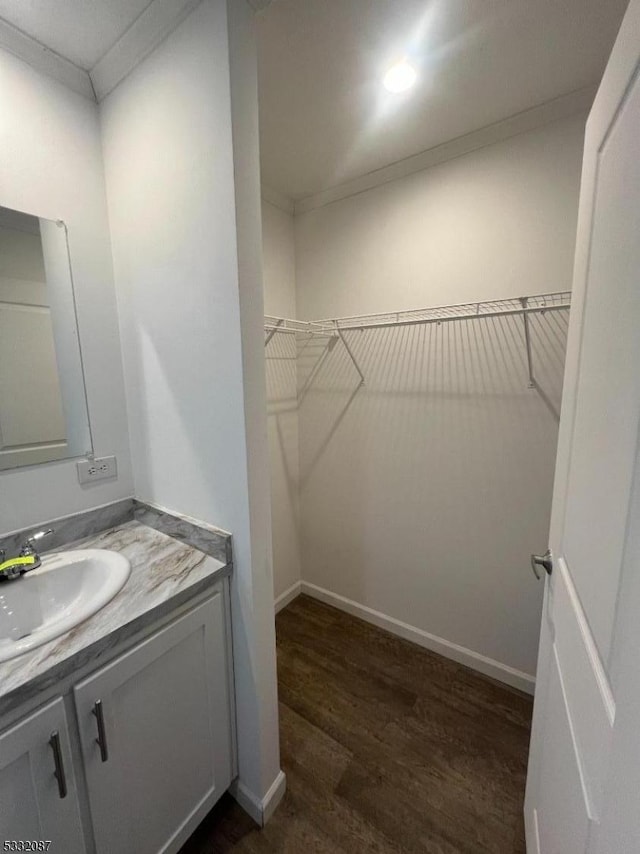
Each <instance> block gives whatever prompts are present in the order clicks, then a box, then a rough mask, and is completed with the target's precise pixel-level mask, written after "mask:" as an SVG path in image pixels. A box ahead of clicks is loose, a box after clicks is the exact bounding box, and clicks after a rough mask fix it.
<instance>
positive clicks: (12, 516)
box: [0, 50, 133, 532]
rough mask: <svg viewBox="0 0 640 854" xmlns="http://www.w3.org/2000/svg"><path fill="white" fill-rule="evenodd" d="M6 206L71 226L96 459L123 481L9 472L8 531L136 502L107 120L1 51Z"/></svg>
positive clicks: (60, 472)
mask: <svg viewBox="0 0 640 854" xmlns="http://www.w3.org/2000/svg"><path fill="white" fill-rule="evenodd" d="M0 103H2V109H1V110H0V139H1V140H2V157H1V158H0V205H3V206H5V207H8V208H14V209H16V210H21V211H25V212H27V213H30V214H34V215H36V216H40V217H46V218H48V219H63V220H64V221H65V222H66V223H67V225H68V228H69V245H70V253H71V264H72V268H73V277H74V286H75V291H76V300H77V309H78V320H79V325H80V338H81V343H82V351H83V356H84V367H85V376H86V381H87V397H88V404H89V412H90V417H91V425H92V430H93V439H94V449H95V452H96V454H98V455H100V454H116V456H117V458H118V478H117V480H113V481H107V482H103V483H101V484H96V485H93V486H91V487H81V486H80V484H79V483H78V479H77V474H76V466H75V462H73V461H68V462H56V463H49V464H46V465H41V466H32V467H30V468H24V469H16V470H13V471H8V472H4V473H0V531H3V532H4V531H9V530H14V529H16V528H21V527H23V526H28V525H32V524H36V523H38V522H42V521H45V520H47V519H51V518H53V517H56V516H62V515H65V514H67V513H73V512H77V511H79V510H83V509H86V508H89V507H95V506H99V505H101V504H105V503H107V502H109V501H113V500H116V499H118V498H123V497H126V496H129V495H131V494H132V493H133V481H132V474H131V463H130V457H129V443H128V435H127V421H126V408H125V397H124V383H123V377H122V365H121V355H120V341H119V332H118V321H117V313H116V301H115V293H114V286H113V276H112V264H111V252H110V244H109V227H108V222H107V207H106V200H105V188H104V174H103V168H102V151H101V143H100V128H99V122H98V111H97V107H96V105H95V104H93V103H91V102H89V101H87V100H86V99H84V98H82V97H81V96H80V95H76V94H74V93H73V92H71V91H69V90H68V89H66V88H65V87H64V86H62V85H60V84H59V83H56V82H55V81H53V80H52V79H50V78H48V77H44V76H41V75H40V74H38V73H37V72H36V71H34V70H33V69H32V68H30V67H29V66H28V65H26V64H25V63H23V62H22V61H21V60H19V59H16V58H15V57H14V56H12V55H11V54H9V53H6V52H4V51H2V50H0Z"/></svg>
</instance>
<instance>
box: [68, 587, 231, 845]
mask: <svg viewBox="0 0 640 854" xmlns="http://www.w3.org/2000/svg"><path fill="white" fill-rule="evenodd" d="M225 634H226V633H225V615H224V607H223V598H222V593H217V594H216V595H215V596H214V597H213V598H211V599H209V600H208V601H206V602H204V603H203V604H202V605H200V606H199V607H197V608H195V609H194V610H193V611H191V612H189V613H188V614H186V615H185V616H184V617H182V618H180V619H178V620H176V621H175V622H174V623H171V624H170V625H169V626H167V627H166V628H164V629H162V630H161V631H159V632H157V633H156V634H154V635H153V636H152V637H150V638H149V639H148V640H146V641H145V642H144V643H142V644H140V645H139V646H136V647H135V648H134V649H132V650H131V651H130V652H128V653H126V654H125V655H122V656H120V657H119V658H117V659H116V660H115V661H113V662H111V663H110V664H108V665H107V666H106V667H103V668H102V669H101V670H99V671H98V672H97V673H93V674H92V675H91V676H89V677H88V678H87V679H85V680H84V681H83V682H81V683H80V684H78V685H76V686H75V688H74V695H75V702H76V709H77V712H78V723H79V727H80V740H81V743H82V754H83V759H84V767H85V774H86V780H87V790H88V795H89V806H90V810H91V824H92V826H93V832H94V839H95V845H96V851H97V854H124V852H128V851H131V852H133V851H135V852H136V854H155V852H160V851H162V852H165V851H172V850H174V847H175V844H176V843H177V842H178V840H179V841H180V842H182V841H184V834H183V831H184V829H185V827H186V826H187V825H189V826H191V824H192V822H191V821H190V820H191V819H194V818H195V817H199V818H202V817H203V816H204V814H205V813H206V812H207V811H208V809H210V807H211V805H212V802H213V801H214V800H216V799H217V796H219V795H221V794H222V792H223V791H224V790H225V789H226V788H227V787H228V786H229V783H230V782H231V776H232V770H231V766H232V757H231V736H230V734H231V729H230V727H231V722H230V715H229V687H228V676H227V672H228V671H227V662H228V659H227V655H226V637H225Z"/></svg>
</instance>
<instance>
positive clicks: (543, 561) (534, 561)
mask: <svg viewBox="0 0 640 854" xmlns="http://www.w3.org/2000/svg"><path fill="white" fill-rule="evenodd" d="M539 566H541V567H542V568H543V569H544V571H545V572H546V573H547V575H551V573H552V572H553V561H552V560H551V550H550V549H547V550H546V552H545V553H544V554H543V555H531V569H532V570H533V574H534V575H535V577H536V578H537V579H538V581H539V580H540V579H541V578H542V575H541V574H540V572H538V567H539Z"/></svg>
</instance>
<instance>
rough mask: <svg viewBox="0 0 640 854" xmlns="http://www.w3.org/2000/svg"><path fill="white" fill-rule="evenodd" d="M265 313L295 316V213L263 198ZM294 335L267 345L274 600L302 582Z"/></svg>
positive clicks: (273, 340) (275, 336)
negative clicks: (286, 211)
mask: <svg viewBox="0 0 640 854" xmlns="http://www.w3.org/2000/svg"><path fill="white" fill-rule="evenodd" d="M262 246H263V269H264V304H265V313H266V314H268V315H273V316H276V317H292V318H295V317H296V280H295V235H294V226H293V217H292V216H291V214H289V213H285V212H284V211H282V210H280V208H277V207H275V206H274V205H272V204H270V203H269V202H267V201H265V200H264V199H263V200H262ZM296 356H297V352H296V336H295V335H286V334H282V333H278V334H276V335H274V336H273V337H272V338H271V340H270V341H269V343H268V344H267V346H266V347H265V358H266V368H267V423H268V428H269V459H270V478H271V517H272V536H273V586H274V593H275V596H276V598H278V597H279V596H282V595H283V594H284V593H286V592H287V590H290V589H291V588H292V586H294V585H295V584H297V583H298V582H299V581H300V540H299V533H298V528H299V516H300V502H299V494H298V411H297V399H296V394H297V371H296Z"/></svg>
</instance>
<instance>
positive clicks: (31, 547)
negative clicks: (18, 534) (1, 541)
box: [0, 528, 53, 581]
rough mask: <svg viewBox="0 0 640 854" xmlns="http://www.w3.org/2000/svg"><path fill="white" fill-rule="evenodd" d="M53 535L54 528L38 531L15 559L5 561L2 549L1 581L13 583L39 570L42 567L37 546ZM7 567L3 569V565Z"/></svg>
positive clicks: (0, 555)
mask: <svg viewBox="0 0 640 854" xmlns="http://www.w3.org/2000/svg"><path fill="white" fill-rule="evenodd" d="M49 534H53V528H48V529H47V530H46V531H37V532H36V533H35V534H32V535H31V536H30V537H28V538H27V539H26V540H25V541H24V543H23V544H22V546H21V547H20V551H19V553H18V554H17V556H16V557H14V558H9V559H8V560H6V561H5V550H4V549H0V579H6V580H7V581H13V580H14V579H16V578H20V576H21V575H24V574H25V572H31V570H32V569H37V568H38V567H39V566H40V555H39V554H38V552H37V550H36V544H37V543H38V542H39V541H40V540H41V539H42V538H43V537H48V536H49ZM23 558H32V560H23ZM5 563H6V564H7V566H4V567H3V564H5Z"/></svg>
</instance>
